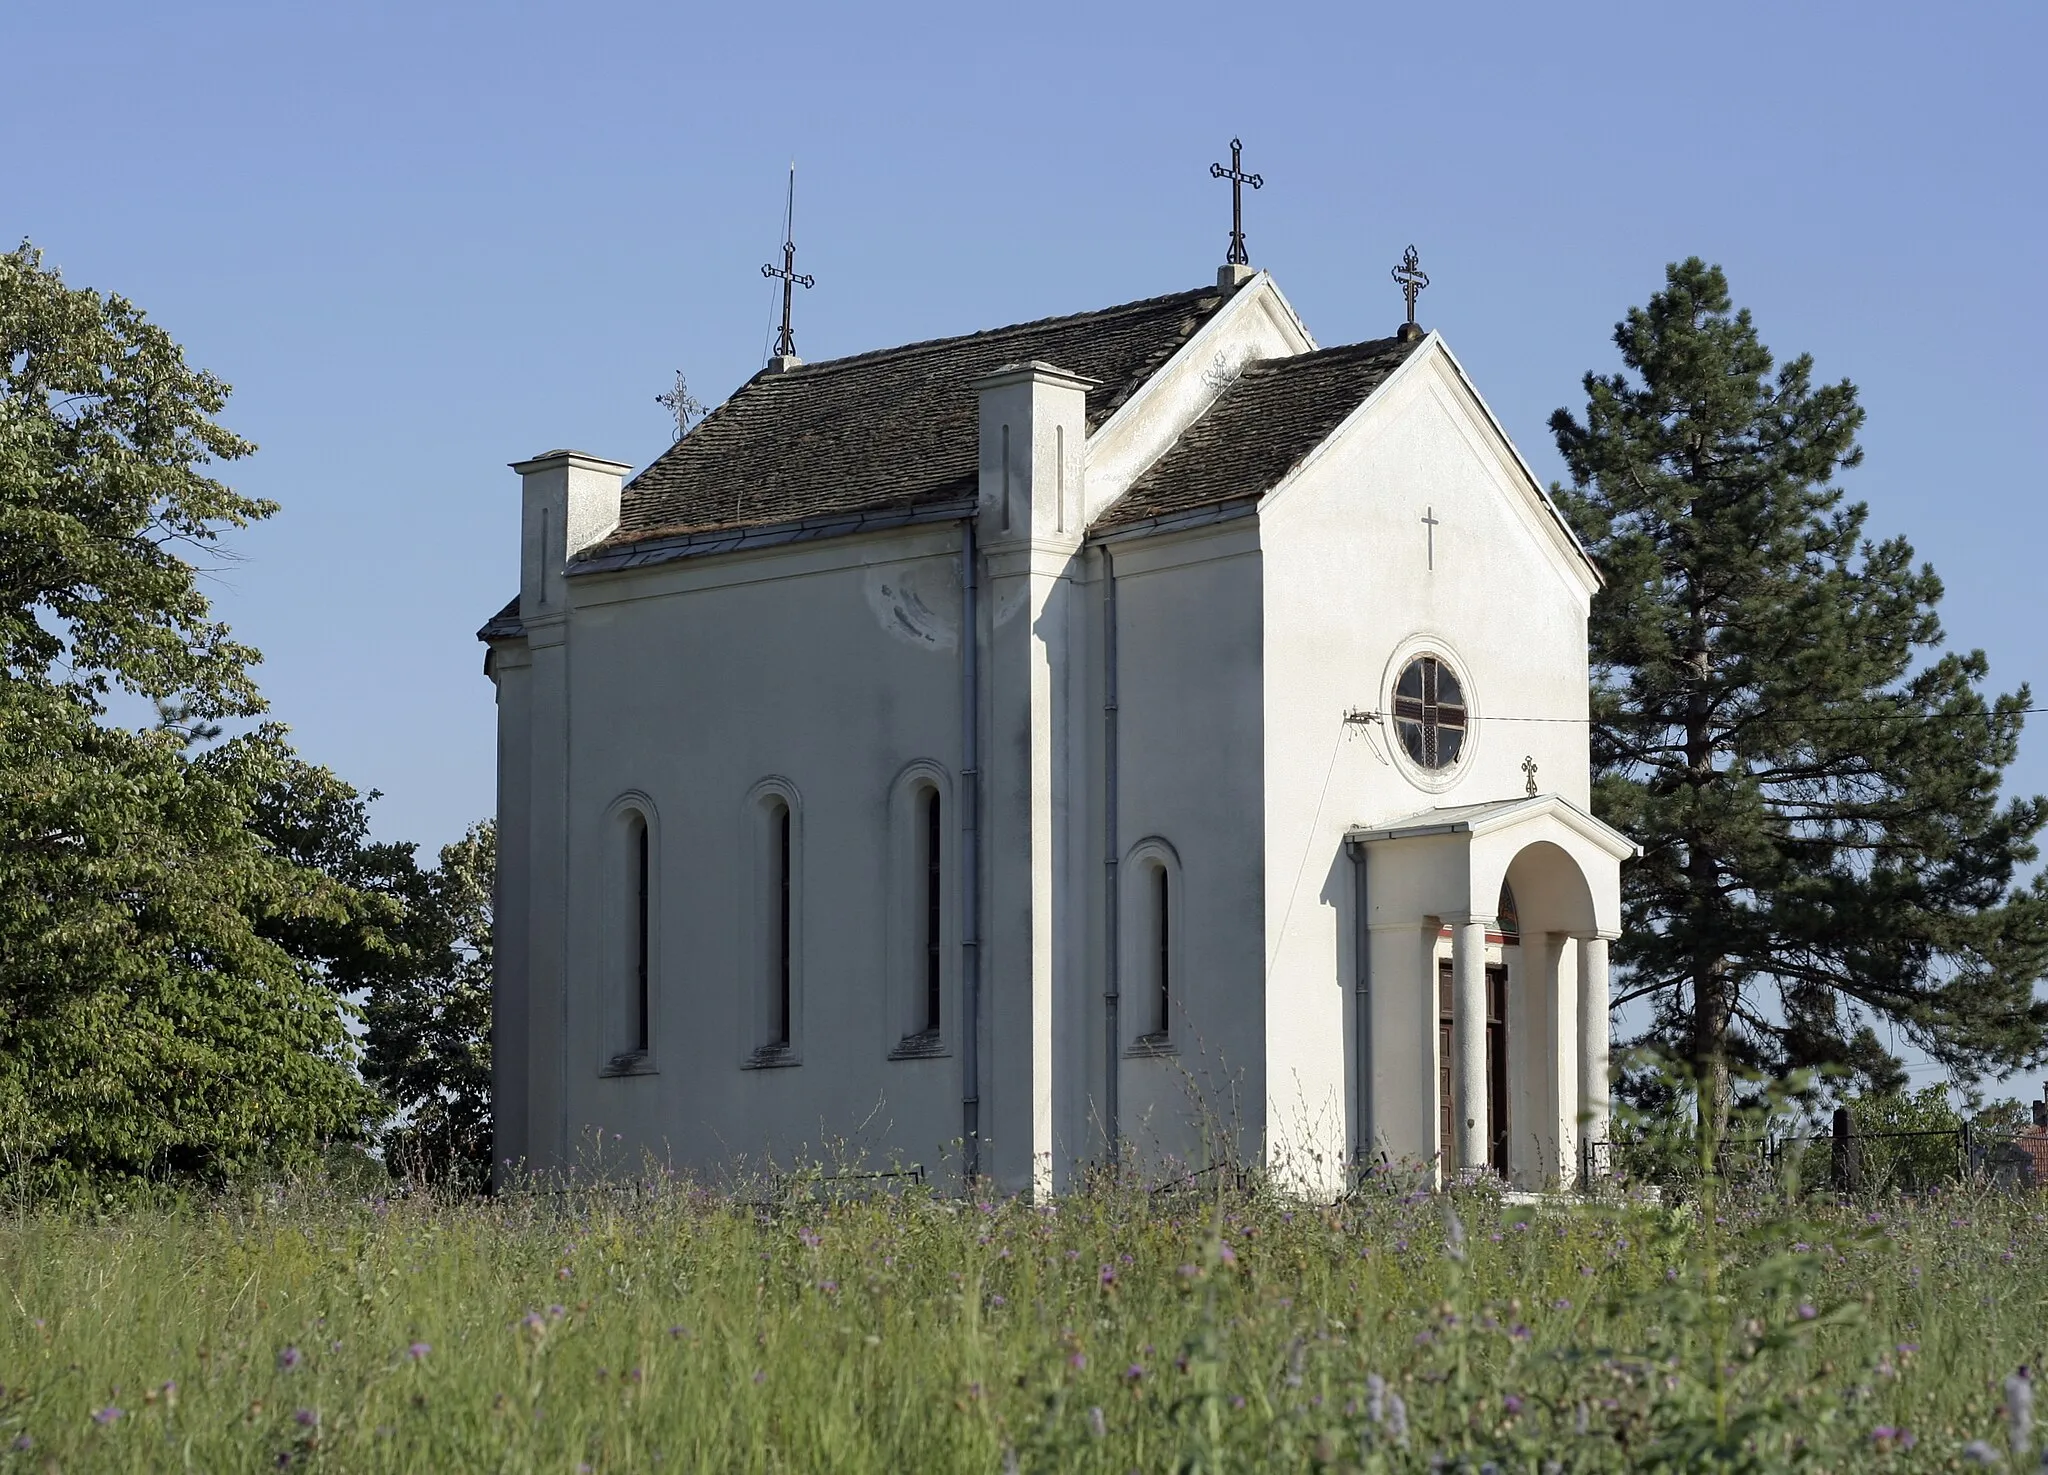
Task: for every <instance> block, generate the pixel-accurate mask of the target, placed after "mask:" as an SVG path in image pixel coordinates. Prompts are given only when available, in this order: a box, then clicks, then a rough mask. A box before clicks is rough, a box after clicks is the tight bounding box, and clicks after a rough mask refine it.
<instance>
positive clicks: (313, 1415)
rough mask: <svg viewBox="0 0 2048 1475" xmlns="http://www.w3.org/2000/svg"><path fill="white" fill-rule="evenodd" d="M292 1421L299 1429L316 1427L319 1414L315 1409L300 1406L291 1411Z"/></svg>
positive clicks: (318, 1424)
mask: <svg viewBox="0 0 2048 1475" xmlns="http://www.w3.org/2000/svg"><path fill="white" fill-rule="evenodd" d="M292 1421H293V1422H294V1423H296V1424H297V1425H298V1426H299V1427H300V1428H301V1429H317V1428H318V1427H319V1426H320V1415H319V1413H318V1411H317V1410H314V1409H310V1408H302V1409H299V1410H297V1411H296V1412H295V1413H293V1415H292Z"/></svg>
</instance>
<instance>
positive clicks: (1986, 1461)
mask: <svg viewBox="0 0 2048 1475" xmlns="http://www.w3.org/2000/svg"><path fill="white" fill-rule="evenodd" d="M1963 1458H1964V1459H1966V1460H1968V1461H1969V1462H1970V1463H1971V1464H1973V1465H1995V1464H1997V1463H1998V1451H1997V1450H1995V1449H1993V1448H1992V1447H1991V1446H1990V1445H1988V1444H1986V1443H1985V1442H1984V1441H1983V1440H1981V1439H1972V1440H1971V1441H1970V1442H1969V1443H1968V1444H1966V1445H1964V1446H1963Z"/></svg>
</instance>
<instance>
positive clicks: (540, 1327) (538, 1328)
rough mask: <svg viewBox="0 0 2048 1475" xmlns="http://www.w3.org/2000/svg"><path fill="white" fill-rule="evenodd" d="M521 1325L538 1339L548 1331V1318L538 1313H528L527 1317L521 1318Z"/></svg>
mask: <svg viewBox="0 0 2048 1475" xmlns="http://www.w3.org/2000/svg"><path fill="white" fill-rule="evenodd" d="M519 1324H520V1325H521V1326H523V1327H525V1328H526V1329H527V1330H528V1331H530V1332H532V1333H533V1334H534V1335H535V1336H536V1337H537V1336H539V1335H540V1334H541V1333H542V1332H544V1331H546V1330H547V1329H548V1323H547V1318H546V1317H544V1316H542V1315H541V1314H540V1313H539V1312H538V1311H529V1312H527V1313H526V1315H524V1316H522V1317H520V1318H519Z"/></svg>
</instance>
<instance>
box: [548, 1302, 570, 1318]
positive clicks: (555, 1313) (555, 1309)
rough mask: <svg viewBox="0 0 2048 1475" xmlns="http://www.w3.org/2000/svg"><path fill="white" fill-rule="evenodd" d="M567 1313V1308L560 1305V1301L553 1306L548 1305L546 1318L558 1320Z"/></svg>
mask: <svg viewBox="0 0 2048 1475" xmlns="http://www.w3.org/2000/svg"><path fill="white" fill-rule="evenodd" d="M568 1314H569V1308H568V1307H566V1306H564V1305H562V1304H561V1303H560V1302H557V1303H556V1304H554V1305H553V1306H550V1307H548V1320H550V1321H560V1320H561V1319H562V1318H563V1317H565V1316H567V1315H568Z"/></svg>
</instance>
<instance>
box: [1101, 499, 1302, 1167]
mask: <svg viewBox="0 0 2048 1475" xmlns="http://www.w3.org/2000/svg"><path fill="white" fill-rule="evenodd" d="M1110 550H1111V552H1112V554H1113V556H1114V558H1115V561H1116V578H1117V623H1118V642H1117V644H1118V655H1119V662H1118V664H1119V673H1118V686H1119V690H1118V713H1119V739H1120V741H1119V763H1118V786H1119V801H1120V802H1119V805H1118V809H1119V815H1118V830H1119V840H1120V842H1121V843H1120V848H1121V850H1122V852H1123V854H1122V856H1120V857H1119V858H1120V860H1122V861H1124V862H1125V865H1124V867H1121V868H1120V869H1124V870H1127V869H1128V867H1129V863H1130V861H1131V860H1132V859H1133V858H1134V857H1135V856H1136V855H1137V854H1138V852H1139V851H1140V850H1141V849H1142V848H1143V847H1146V846H1148V845H1164V846H1166V847H1170V849H1171V852H1172V855H1173V858H1174V860H1175V861H1176V862H1177V871H1178V874H1177V883H1178V887H1179V890H1178V901H1179V905H1178V907H1177V912H1178V916H1177V918H1176V921H1175V926H1176V928H1177V935H1176V939H1175V942H1176V963H1177V968H1176V981H1175V984H1174V987H1173V990H1172V996H1173V997H1172V1004H1171V1019H1170V1021H1169V1029H1168V1036H1169V1040H1170V1049H1169V1050H1168V1051H1165V1052H1159V1053H1146V1052H1143V1051H1135V1050H1133V1048H1132V1046H1133V1044H1134V1042H1135V1040H1136V1037H1137V1036H1138V1035H1139V1034H1141V1033H1143V1032H1144V1031H1145V1030H1146V1029H1147V1028H1148V1027H1149V1019H1148V1017H1147V1015H1146V1012H1145V1004H1146V1001H1145V1000H1144V999H1142V998H1140V997H1139V996H1138V995H1137V994H1136V993H1135V992H1134V991H1132V984H1133V983H1135V982H1136V979H1134V978H1133V977H1132V976H1131V975H1132V974H1134V973H1136V972H1137V971H1138V970H1136V969H1135V968H1133V967H1131V966H1130V964H1129V963H1128V961H1127V963H1126V966H1125V969H1124V973H1125V989H1126V992H1125V996H1124V1006H1123V1011H1122V1012H1123V1016H1124V1017H1123V1030H1122V1035H1123V1039H1122V1041H1121V1044H1122V1047H1123V1048H1122V1058H1121V1059H1120V1061H1119V1064H1118V1069H1119V1081H1120V1084H1121V1092H1120V1094H1121V1110H1120V1120H1119V1124H1118V1125H1119V1128H1120V1132H1121V1135H1122V1137H1123V1138H1124V1140H1125V1142H1126V1143H1127V1144H1128V1145H1129V1146H1130V1147H1131V1148H1132V1149H1133V1150H1134V1151H1135V1152H1136V1154H1137V1158H1138V1162H1139V1163H1140V1164H1141V1165H1142V1166H1143V1167H1144V1168H1145V1169H1146V1170H1147V1171H1157V1170H1159V1169H1161V1168H1163V1167H1166V1166H1168V1165H1170V1164H1182V1165H1189V1166H1192V1167H1195V1168H1202V1167H1206V1166H1208V1164H1209V1163H1210V1162H1212V1161H1216V1160H1219V1159H1222V1158H1224V1157H1235V1158H1237V1159H1240V1160H1242V1159H1244V1158H1247V1157H1255V1156H1256V1154H1257V1151H1258V1144H1259V1142H1260V1136H1261V1132H1262V1130H1263V1121H1262V1107H1263V1103H1264V1092H1265V1088H1264V1074H1265V1072H1264V1062H1265V1042H1264V1033H1265V1021H1264V1019H1263V1017H1262V1012H1261V1010H1260V1007H1259V968H1260V957H1261V940H1262V938H1263V937H1264V933H1265V928H1264V919H1263V917H1262V916H1261V913H1260V896H1261V890H1262V877H1261V871H1262V868H1263V864H1264V850H1263V847H1262V846H1261V845H1260V843H1259V831H1260V827H1261V825H1262V822H1263V818H1262V811H1263V806H1262V798H1261V787H1262V779H1261V775H1262V773H1263V770H1264V757H1263V746H1264V734H1263V732H1262V727H1261V723H1260V721H1259V716H1258V710H1259V697H1258V694H1259V686H1260V675H1259V671H1260V665H1261V662H1262V659H1263V651H1262V641H1261V638H1260V623H1261V615H1260V611H1261V607H1262V604H1263V594H1262V586H1263V582H1264V578H1263V572H1262V566H1261V560H1260V555H1259V545H1258V528H1257V525H1256V523H1255V522H1254V521H1253V520H1252V519H1250V518H1245V519H1241V520H1239V521H1237V522H1235V523H1226V524H1222V525H1219V526H1214V527H1210V528H1205V529H1203V530H1201V531H1199V532H1191V533H1181V534H1174V535H1170V536H1159V537H1152V538H1144V539H1134V540H1126V541H1121V542H1117V543H1114V544H1112V545H1110ZM1098 854H1099V849H1098ZM1122 879H1123V880H1124V882H1125V884H1126V895H1127V896H1129V895H1130V891H1129V882H1130V878H1129V876H1128V875H1126V876H1124V877H1123V878H1122ZM1133 900H1134V899H1133ZM1123 912H1124V917H1123V923H1124V930H1125V933H1126V937H1125V947H1124V949H1123V953H1124V956H1125V958H1126V959H1127V960H1128V959H1130V958H1131V956H1132V951H1133V946H1134V936H1133V933H1134V929H1135V928H1137V927H1139V926H1141V925H1142V915H1143V914H1142V912H1141V910H1140V909H1139V908H1138V907H1137V906H1135V905H1134V904H1133V901H1127V902H1126V904H1125V906H1124V908H1123ZM1093 1017H1094V1018H1095V1019H1097V1020H1098V1021H1099V1020H1100V1018H1101V1014H1100V1012H1099V1006H1098V1009H1097V1011H1096V1012H1095V1013H1094V1016H1093Z"/></svg>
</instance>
